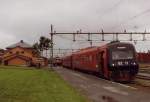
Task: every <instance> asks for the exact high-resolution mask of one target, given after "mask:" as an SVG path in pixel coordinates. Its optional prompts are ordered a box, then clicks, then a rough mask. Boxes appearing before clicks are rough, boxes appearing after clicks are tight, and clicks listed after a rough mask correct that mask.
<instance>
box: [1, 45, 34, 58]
mask: <svg viewBox="0 0 150 102" xmlns="http://www.w3.org/2000/svg"><path fill="white" fill-rule="evenodd" d="M32 52H33V49H25V48H21V47H16V48H13V49H9V50H7V51H6V53H5V54H4V56H3V57H7V56H11V55H13V54H17V53H18V54H19V55H23V56H27V57H30V58H32V57H33V53H32Z"/></svg>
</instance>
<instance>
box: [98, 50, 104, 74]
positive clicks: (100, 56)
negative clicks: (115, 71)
mask: <svg viewBox="0 0 150 102" xmlns="http://www.w3.org/2000/svg"><path fill="white" fill-rule="evenodd" d="M103 55H104V51H102V52H99V54H98V69H99V73H100V75H101V76H103V74H104V58H103Z"/></svg>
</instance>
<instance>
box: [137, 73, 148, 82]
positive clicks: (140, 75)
mask: <svg viewBox="0 0 150 102" xmlns="http://www.w3.org/2000/svg"><path fill="white" fill-rule="evenodd" d="M136 78H138V79H144V80H150V74H146V73H140V74H138V75H137V76H136Z"/></svg>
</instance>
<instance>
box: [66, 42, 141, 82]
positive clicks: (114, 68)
mask: <svg viewBox="0 0 150 102" xmlns="http://www.w3.org/2000/svg"><path fill="white" fill-rule="evenodd" d="M63 66H65V67H68V68H70V69H78V70H83V71H88V72H93V73H97V74H98V75H99V76H102V77H104V78H106V79H109V80H114V81H127V82H129V81H132V80H134V78H135V76H136V74H137V73H138V70H139V65H138V62H137V56H136V51H135V48H134V46H133V45H132V44H130V43H123V42H113V43H108V44H106V45H104V46H101V47H91V48H85V49H82V50H80V51H77V52H75V53H73V54H72V55H70V56H67V57H64V59H63Z"/></svg>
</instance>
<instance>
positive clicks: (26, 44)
mask: <svg viewBox="0 0 150 102" xmlns="http://www.w3.org/2000/svg"><path fill="white" fill-rule="evenodd" d="M15 47H22V48H32V46H31V45H30V44H28V43H26V42H24V41H23V40H21V41H20V42H18V43H16V44H12V45H10V46H8V47H6V49H11V48H15Z"/></svg>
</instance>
